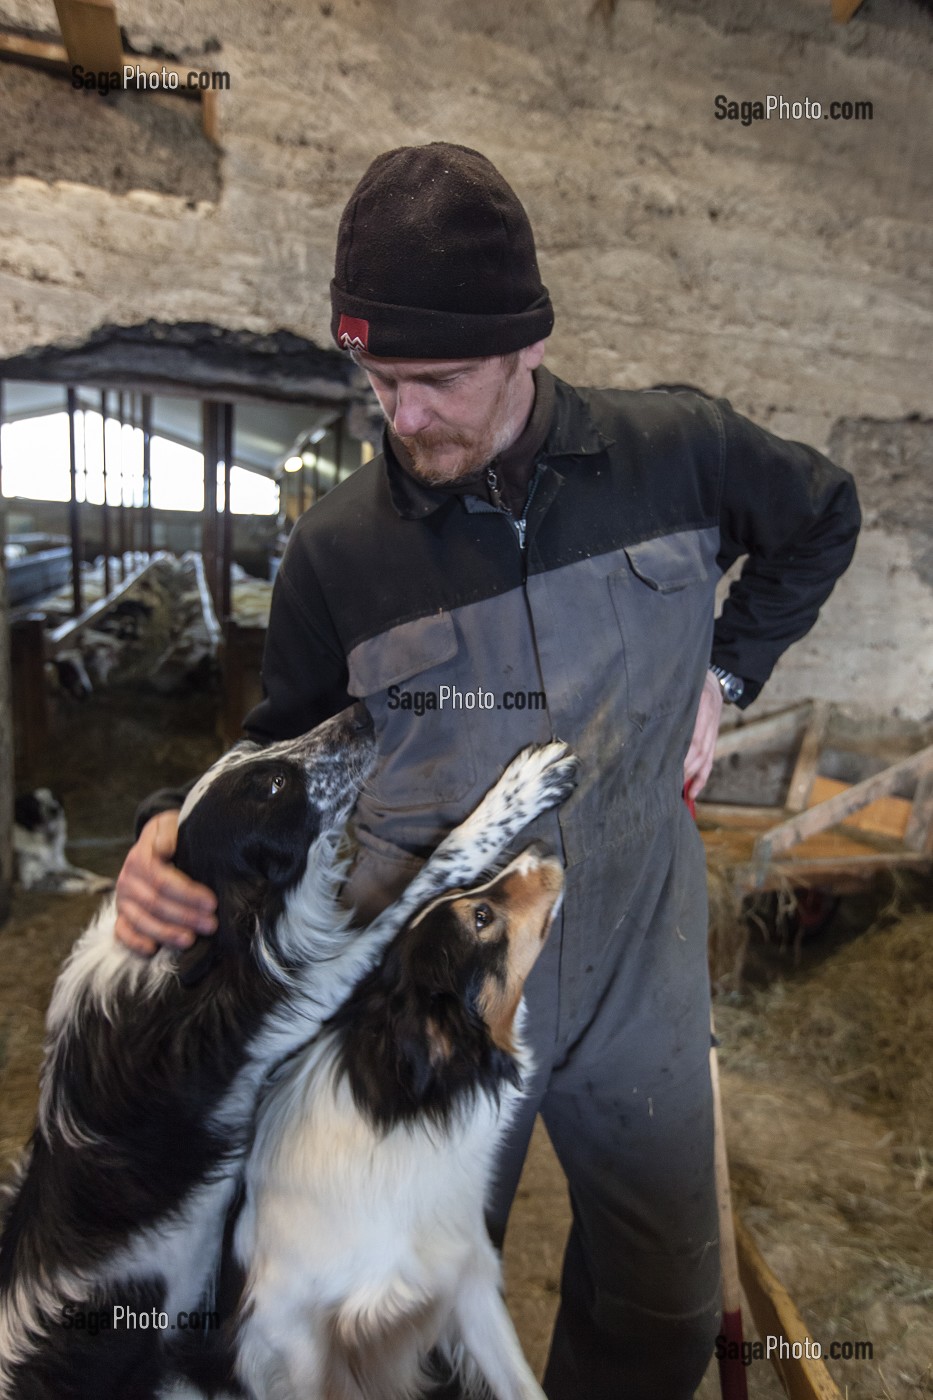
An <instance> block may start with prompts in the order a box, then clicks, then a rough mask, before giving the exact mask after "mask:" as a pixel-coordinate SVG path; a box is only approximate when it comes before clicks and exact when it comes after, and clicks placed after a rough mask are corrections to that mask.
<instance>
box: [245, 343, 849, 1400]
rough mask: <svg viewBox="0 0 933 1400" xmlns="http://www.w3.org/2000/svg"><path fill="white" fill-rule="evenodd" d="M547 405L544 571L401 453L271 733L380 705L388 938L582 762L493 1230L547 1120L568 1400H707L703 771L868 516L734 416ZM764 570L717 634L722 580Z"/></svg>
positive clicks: (704, 403) (634, 403) (301, 622)
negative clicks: (421, 886)
mask: <svg viewBox="0 0 933 1400" xmlns="http://www.w3.org/2000/svg"><path fill="white" fill-rule="evenodd" d="M536 380H537V393H538V396H539V400H540V396H541V395H542V394H543V393H545V392H546V393H547V394H548V397H549V400H550V399H551V396H552V395H553V413H552V417H551V424H550V429H549V431H548V432H547V436H546V439H545V442H544V447H543V450H542V451H541V452H540V453H539V454H538V455H537V468H536V472H535V476H534V479H533V482H532V488H531V494H530V499H529V501H528V504H527V510H526V519H525V522H524V544H523V545H522V543H521V541H520V538H519V533H520V532H519V530H518V529H517V528H516V525H515V523H514V521H513V519H512V518H511V517H510V516H509V515H507V514H505V513H503V512H502V511H499V510H495V509H493V508H491V507H490V506H489V505H488V504H487V503H486V502H483V501H481V500H479V499H471V498H470V497H469V496H462V495H461V496H457V495H451V494H450V493H448V492H445V491H442V490H436V489H431V488H428V487H424V486H422V485H421V484H419V483H418V482H416V481H415V480H414V479H413V478H411V477H410V476H408V475H407V474H406V473H405V472H404V471H402V470H401V468H400V467H399V464H398V462H396V461H395V460H394V459H393V457H392V455H391V452H389V453H388V455H386V454H384V455H382V456H379V457H377V458H376V459H375V460H373V461H372V462H370V463H368V464H367V465H365V466H363V467H362V468H361V469H360V470H359V471H357V472H356V473H354V475H353V476H351V477H350V478H349V479H347V480H346V481H345V482H343V483H341V484H340V485H339V486H338V487H336V488H335V489H334V490H333V491H331V492H330V493H329V494H328V495H326V496H325V497H324V498H323V499H322V500H321V501H320V502H319V503H318V504H317V505H315V506H314V508H313V509H312V510H310V511H309V512H308V513H307V514H306V515H305V516H304V517H303V518H302V519H301V520H300V521H299V523H298V524H297V526H296V528H295V530H294V531H293V534H292V536H291V539H290V541H289V544H288V549H287V551H286V555H285V558H284V561H283V563H282V567H281V570H280V572H279V575H278V579H277V582H276V588H275V594H274V601H273V607H272V616H271V620H270V627H269V633H268V639H267V645H266V653H265V659H264V663H263V682H264V687H265V695H266V698H265V700H264V701H263V702H262V703H261V704H260V705H259V706H258V708H257V709H255V710H254V711H253V712H252V714H251V715H250V717H249V720H248V723H247V726H246V727H247V732H248V733H249V734H250V735H251V736H252V737H254V738H257V739H260V740H272V739H280V738H285V737H289V736H291V735H295V734H298V733H301V732H302V731H304V730H306V729H308V728H309V727H310V726H311V725H313V724H315V723H317V722H318V721H320V720H322V719H324V718H325V717H326V716H328V715H330V714H332V713H335V712H336V711H337V710H339V709H341V708H342V707H343V706H344V705H346V704H347V703H349V701H350V699H351V698H353V699H361V700H364V701H365V702H366V704H367V706H368V707H369V709H370V711H371V712H372V715H373V719H374V721H375V726H376V733H377V737H378V753H379V758H378V766H377V769H376V771H375V773H374V775H373V777H372V778H371V779H370V780H369V782H368V783H367V786H366V791H365V793H364V794H363V796H362V797H361V798H360V800H359V804H358V807H357V811H356V817H355V826H356V835H357V838H358V841H359V846H360V856H359V859H358V861H357V865H356V867H355V868H354V871H353V875H352V877H351V882H350V895H351V899H352V901H353V902H354V903H355V904H356V905H357V907H363V908H365V909H366V910H367V911H370V910H372V909H373V908H374V907H375V906H376V905H377V904H385V903H387V902H388V901H389V900H391V899H392V898H393V897H394V895H395V894H396V893H397V892H398V891H399V890H400V889H401V888H402V887H403V886H404V884H405V883H406V882H407V880H408V879H409V878H410V876H411V874H412V872H413V870H414V869H416V868H417V864H418V862H419V859H420V858H422V857H423V856H424V855H426V854H427V853H428V852H429V851H431V850H432V849H433V847H434V846H435V845H436V844H437V842H438V840H439V839H440V838H441V837H442V836H443V834H444V833H445V832H446V831H447V830H448V829H449V828H450V827H452V826H454V825H455V824H456V823H457V822H458V821H460V820H461V819H462V818H463V817H465V816H466V815H467V813H469V811H470V810H471V809H472V808H473V807H474V806H475V804H476V803H477V801H478V800H479V798H480V797H481V796H482V795H483V793H484V792H485V791H486V790H487V788H489V786H490V785H491V784H492V783H493V781H494V780H495V779H496V778H497V777H498V776H499V774H500V772H501V770H502V768H503V766H504V765H505V764H506V762H507V761H508V760H509V759H511V758H512V757H513V755H514V754H515V753H516V752H517V751H518V750H519V749H520V748H522V747H523V746H524V745H526V744H529V743H534V742H540V741H545V740H548V739H551V738H552V737H558V738H561V739H565V740H567V741H568V743H569V744H570V745H571V746H572V748H573V749H574V750H575V752H576V753H577V754H578V755H579V757H580V759H581V770H580V780H579V784H578V787H577V789H576V791H575V793H574V794H573V795H572V797H571V798H570V799H569V800H568V801H567V803H566V804H565V805H564V807H563V808H562V810H561V811H560V812H559V813H556V814H548V816H547V817H545V818H542V819H541V820H540V822H539V823H538V824H537V825H536V829H535V834H536V835H539V836H541V837H543V838H544V839H545V840H546V841H548V842H549V843H550V844H551V845H552V847H553V848H555V849H557V850H560V851H562V852H563V856H564V859H565V861H566V866H567V877H566V894H565V899H564V906H563V918H562V923H561V926H560V927H557V928H555V929H554V931H553V932H552V934H551V936H550V939H549V941H548V944H547V946H546V948H545V950H544V953H543V954H542V956H541V959H540V960H539V962H538V964H537V966H536V968H535V970H534V972H533V974H532V977H531V980H530V982H529V985H528V988H527V1001H528V1005H529V1013H530V1014H529V1020H528V1025H529V1028H530V1038H531V1042H532V1044H533V1047H534V1051H535V1057H536V1063H537V1072H536V1075H535V1078H534V1082H533V1083H532V1084H531V1085H530V1086H529V1095H528V1100H527V1107H526V1111H525V1113H524V1115H523V1117H522V1120H521V1122H520V1123H519V1124H518V1126H517V1128H516V1130H515V1132H514V1133H513V1135H512V1139H511V1142H510V1145H509V1149H508V1151H507V1153H506V1156H505V1159H504V1160H503V1163H502V1167H501V1172H500V1178H499V1183H498V1188H497V1192H496V1197H495V1200H494V1201H493V1203H492V1216H493V1221H494V1229H495V1228H498V1230H499V1231H500V1232H501V1231H503V1230H504V1224H505V1218H506V1215H507V1213H508V1209H509V1205H510V1202H511V1198H512V1194H513V1192H514V1189H515V1185H516V1182H517V1179H518V1174H519V1171H520V1167H521V1162H522V1158H523V1156H524V1153H525V1148H526V1145H527V1140H528V1136H529V1133H530V1131H531V1125H532V1121H533V1119H534V1115H535V1112H536V1111H537V1110H540V1112H541V1114H542V1116H543V1119H544V1122H545V1124H546V1126H547V1130H548V1132H549V1134H550V1137H551V1140H552V1142H553V1144H554V1147H555V1149H556V1152H557V1155H558V1157H559V1158H560V1161H561V1164H562V1166H563V1169H564V1171H565V1173H566V1176H567V1180H568V1183H569V1187H570V1196H571V1202H572V1206H573V1228H572V1232H571V1237H570V1241H569V1245H568V1249H567V1255H566V1260H565V1265H564V1275H563V1283H562V1301H561V1308H560V1314H559V1317H558V1320H557V1325H556V1330H555V1334H554V1340H553V1345H552V1351H551V1355H550V1359H549V1362H548V1368H547V1374H546V1377H545V1389H546V1391H547V1393H548V1395H549V1396H550V1397H551V1400H620V1397H625V1398H626V1400H642V1398H643V1400H649V1397H650V1400H681V1397H687V1396H691V1395H692V1394H693V1391H694V1389H695V1387H696V1385H697V1384H698V1382H699V1380H700V1377H701V1376H702V1373H703V1371H704V1368H705V1366H706V1363H707V1360H708V1357H709V1354H710V1351H711V1349H712V1345H713V1341H714V1337H715V1333H716V1330H717V1325H718V1319H719V1261H718V1245H717V1226H716V1209H715V1200H714V1186H713V1160H712V1125H711V1112H710V1086H709V1073H708V1052H709V999H708V977H707V965H706V920H707V914H706V880H705V864H704V853H703V846H702V842H701V840H700V838H699V836H698V834H697V831H696V828H695V826H694V823H693V821H692V819H691V817H690V815H689V813H688V811H687V809H686V807H685V805H684V802H683V800H682V786H683V764H684V757H685V754H686V750H687V747H688V744H689V740H690V737H691V734H692V730H693V725H694V720H695V716H696V712H697V705H698V698H699V694H700V689H701V686H702V684H703V679H704V676H705V674H706V669H707V665H708V663H709V662H710V659H711V658H712V659H713V660H714V661H715V662H716V663H718V664H720V665H722V666H724V667H726V668H727V669H728V670H730V671H733V672H734V673H736V674H737V675H740V676H742V677H744V678H745V681H746V692H745V694H746V702H747V701H748V700H751V699H753V698H754V697H755V695H756V694H757V693H758V691H759V689H760V687H761V684H762V683H763V682H764V681H765V680H766V679H767V678H768V676H769V674H770V672H771V669H772V667H773V665H774V663H775V661H776V660H777V658H778V656H779V655H780V654H781V653H782V652H783V651H784V649H785V648H786V647H787V646H788V645H789V644H790V643H791V642H793V641H795V640H796V639H797V638H798V637H801V636H803V634H804V633H805V632H806V631H807V630H808V629H809V628H810V626H811V625H812V623H813V622H814V620H815V618H816V616H817V612H818V610H819V607H820V605H821V604H822V603H823V601H824V600H825V599H826V597H827V596H828V594H829V592H830V590H831V588H832V586H833V583H834V581H835V579H836V578H837V577H838V576H839V574H841V573H842V571H843V570H844V569H845V568H846V566H847V564H848V563H849V560H850V558H851V555H852V552H853V548H854V543H855V537H856V534H857V530H858V524H859V513H858V505H857V502H856V497H855V492H854V487H853V484H852V481H851V478H850V477H848V476H847V474H846V473H845V472H843V471H840V470H839V469H837V468H836V467H834V466H833V465H832V464H831V463H830V462H829V461H827V460H826V459H825V458H824V457H822V456H820V455H819V454H818V453H817V452H815V451H813V450H812V449H810V448H808V447H804V446H801V445H799V444H796V443H787V442H784V441H781V440H780V439H778V438H776V437H774V436H772V435H771V434H769V433H767V432H765V431H764V430H762V429H760V428H758V427H756V426H754V425H753V424H752V423H750V422H748V421H747V420H745V419H743V418H741V417H740V416H739V415H737V414H736V413H734V412H733V411H732V409H731V408H730V406H729V405H728V404H727V403H726V402H725V401H715V402H714V401H712V400H707V399H705V398H703V397H701V396H698V395H695V394H691V393H676V394H673V393H664V392H651V391H649V392H623V391H617V390H605V391H603V390H576V389H573V388H571V387H570V386H568V385H566V384H564V383H562V382H560V381H557V380H552V379H551V377H550V376H549V375H548V373H547V371H545V370H539V371H538V372H537V375H536ZM746 553H747V554H748V555H749V559H748V561H747V563H746V566H745V569H744V572H743V574H742V577H741V580H740V581H739V582H738V583H737V584H736V585H734V587H733V589H732V594H731V597H730V598H729V600H728V601H727V603H726V605H725V607H724V609H723V612H722V616H721V618H720V620H719V621H718V622H717V623H716V624H715V626H714V621H713V615H714V590H715V586H716V581H717V579H718V578H719V577H720V574H721V573H722V572H723V570H724V569H726V568H727V567H728V566H729V565H730V564H732V562H733V561H734V560H735V559H736V558H738V556H740V555H742V554H746ZM442 687H448V690H446V691H444V690H443V689H442ZM478 692H479V693H480V694H481V696H482V699H481V700H480V699H477V693H478ZM458 693H459V699H458V698H457V696H458ZM419 694H420V696H421V699H420V700H419V699H418V696H419ZM431 696H434V697H435V699H434V700H433V701H432V700H431V699H430V698H429V697H431ZM532 696H535V697H543V699H540V700H538V699H531V698H530V697H532ZM406 697H407V699H406ZM468 697H472V703H471V700H470V699H469V698H468ZM490 697H491V700H490ZM519 697H524V699H522V698H519ZM539 704H540V708H533V706H537V705H539ZM434 705H437V708H434ZM419 711H420V713H419ZM521 844H522V845H524V844H526V840H525V838H523V839H522V842H521ZM309 1247H310V1246H309Z"/></svg>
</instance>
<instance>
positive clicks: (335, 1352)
mask: <svg viewBox="0 0 933 1400" xmlns="http://www.w3.org/2000/svg"><path fill="white" fill-rule="evenodd" d="M562 887H563V871H562V868H561V866H560V864H559V862H557V861H556V860H554V859H551V858H548V857H545V856H544V855H542V854H541V853H539V851H537V850H536V849H534V848H531V849H529V850H528V851H526V852H524V853H523V854H522V855H520V856H518V857H517V858H516V859H515V860H513V861H512V862H511V864H509V865H508V866H507V867H506V869H505V870H504V871H503V872H502V873H501V874H500V875H498V876H496V877H495V878H494V879H492V880H490V881H488V882H487V883H485V884H484V885H481V886H479V887H477V888H473V889H470V890H456V891H453V892H451V893H449V894H445V895H443V896H441V897H440V898H439V899H437V900H435V901H434V902H433V903H431V904H430V905H429V906H428V907H427V909H425V910H423V911H422V912H421V913H419V914H417V915H416V916H415V917H413V918H412V919H411V920H410V921H409V922H408V924H407V925H406V926H405V927H404V928H403V930H402V931H401V933H399V934H398V936H397V937H396V939H395V940H394V941H393V943H392V944H391V945H390V947H389V949H388V950H387V952H386V953H385V954H384V955H383V958H382V960H381V963H380V964H379V966H377V967H376V968H375V969H374V970H373V971H372V972H370V973H369V974H368V976H366V977H365V978H364V979H363V980H362V981H361V982H360V984H359V985H358V986H357V987H356V988H355V989H354V991H353V992H352V993H351V995H350V997H349V998H348V1000H347V1001H346V1002H345V1003H344V1005H343V1007H342V1008H341V1009H340V1011H338V1013H337V1015H336V1016H335V1017H334V1018H333V1019H332V1020H331V1022H330V1023H329V1025H328V1026H327V1027H325V1030H324V1033H323V1034H322V1035H321V1036H320V1037H318V1039H317V1040H316V1041H315V1042H314V1043H313V1044H312V1045H311V1046H309V1047H308V1049H307V1050H305V1051H304V1052H302V1054H300V1055H299V1056H298V1057H296V1059H295V1060H293V1061H292V1063H291V1064H290V1065H289V1066H288V1069H287V1072H286V1073H285V1075H284V1077H283V1078H282V1079H281V1082H279V1083H278V1084H277V1085H276V1087H275V1088H274V1089H273V1090H272V1091H271V1093H270V1094H269V1096H268V1097H267V1098H266V1099H264V1101H263V1105H262V1107H261V1109H260V1116H259V1126H258V1131H257V1136H256V1142H255V1145H254V1148H253V1151H252V1153H251V1154H250V1158H249V1163H248V1166H247V1174H246V1199H245V1205H244V1208H243V1210H242V1212H241V1214H240V1217H239V1221H238V1224H237V1227H236V1232H235V1237H234V1252H235V1254H236V1256H237V1257H238V1260H239V1262H240V1264H241V1266H244V1267H245V1268H246V1271H247V1282H246V1288H245V1294H244V1301H243V1307H242V1316H241V1320H240V1324H239V1326H238V1328H237V1329H236V1350H237V1374H238V1377H239V1379H240V1381H241V1382H242V1383H243V1384H244V1385H245V1388H246V1391H247V1393H248V1394H249V1395H250V1396H262V1397H273V1396H274V1397H275V1400H414V1397H416V1396H419V1395H422V1394H424V1393H425V1388H426V1386H427V1385H428V1384H429V1381H430V1376H429V1372H428V1370H427V1362H428V1358H429V1353H431V1352H432V1351H436V1352H438V1353H440V1354H441V1355H442V1356H443V1358H444V1359H445V1360H446V1361H447V1362H448V1364H451V1365H453V1366H454V1367H455V1368H456V1369H457V1370H458V1371H459V1373H460V1378H461V1381H462V1383H463V1386H464V1393H467V1394H476V1393H479V1392H480V1391H481V1393H482V1394H484V1395H489V1394H492V1395H494V1396H495V1397H496V1400H544V1396H543V1392H542V1390H541V1389H540V1387H539V1386H538V1384H537V1382H536V1380H535V1378H534V1375H533V1374H532V1372H531V1370H530V1368H529V1366H528V1363H527V1362H526V1360H525V1358H524V1356H523V1354H522V1350H521V1347H520V1345H519V1342H518V1338H517V1337H516V1335H515V1329H514V1328H513V1326H512V1322H511V1320H510V1318H509V1315H508V1313H507V1311H506V1308H505V1304H504V1302H503V1300H502V1296H501V1291H500V1290H501V1272H500V1267H499V1259H498V1256H497V1254H496V1251H495V1249H494V1248H493V1246H492V1244H491V1243H490V1240H489V1236H488V1234H487V1232H486V1227H485V1222H484V1213H483V1211H484V1204H485V1196H486V1192H487V1190H488V1186H489V1182H490V1176H491V1172H492V1169H493V1161H494V1157H495V1154H496V1149H497V1147H498V1144H499V1142H500V1141H501V1138H502V1135H503V1134H504V1133H505V1131H506V1129H507V1128H508V1126H509V1123H510V1122H511V1119H512V1116H513V1113H514V1110H515V1108H516V1106H517V1102H518V1099H519V1096H520V1092H521V1083H522V1077H523V1074H525V1073H527V1072H528V1070H529V1069H530V1064H529V1060H528V1055H527V1052H526V1050H525V1048H524V1045H523V1043H522V1039H521V1021H522V1018H523V1014H524V1004H523V1002H522V990H523V987H524V984H525V979H526V977H527V976H528V973H529V972H530V970H531V968H532V966H533V964H534V962H535V959H536V958H537V956H538V952H539V951H540V949H541V946H542V944H543V942H544V938H545V936H546V934H547V931H548V929H549V927H550V924H551V921H552V918H553V916H554V913H555V911H556V908H557V906H558V904H559V901H560V896H561V891H562ZM487 1387H488V1389H487Z"/></svg>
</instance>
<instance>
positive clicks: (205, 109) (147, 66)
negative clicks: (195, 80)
mask: <svg viewBox="0 0 933 1400" xmlns="http://www.w3.org/2000/svg"><path fill="white" fill-rule="evenodd" d="M65 3H66V4H71V5H74V4H77V3H78V0H65ZM83 3H84V4H86V5H92V4H93V3H94V0H83ZM117 33H118V34H119V28H118V30H117ZM3 58H6V59H12V60H13V61H14V62H18V63H23V64H26V65H28V66H29V67H32V68H49V69H51V70H52V72H54V73H60V74H70V73H71V69H72V67H73V65H74V64H75V63H82V64H83V67H84V68H85V70H88V69H89V70H90V71H93V72H97V71H98V70H99V71H102V72H106V73H111V72H113V71H115V70H116V71H117V72H120V73H121V76H122V69H123V66H124V64H132V66H133V67H134V68H137V67H138V68H139V70H140V72H141V73H147V74H148V73H158V74H159V75H160V76H161V74H162V72H163V69H164V71H165V74H166V77H167V78H168V79H169V80H170V79H171V75H174V77H175V80H176V81H175V85H174V87H165V88H162V87H160V91H164V92H171V93H172V94H173V96H175V97H185V98H188V99H189V100H193V101H195V102H197V101H198V99H200V101H201V129H202V130H203V132H204V135H205V136H206V137H207V139H208V140H209V141H212V142H213V143H214V145H215V146H219V145H220V104H219V102H218V100H217V92H216V90H214V89H213V88H209V89H207V90H206V91H202V90H201V89H200V88H196V87H194V88H189V87H188V71H189V70H188V69H187V68H185V69H181V68H175V67H173V66H172V64H170V63H165V62H163V60H162V59H158V58H147V57H146V56H145V55H144V54H136V53H134V54H125V53H123V51H122V48H121V50H120V54H119V57H118V58H117V60H116V62H115V63H113V64H110V63H100V64H98V63H97V62H96V61H95V62H93V63H91V64H88V63H84V62H83V60H82V59H73V58H72V57H71V55H70V53H69V50H68V49H67V48H66V47H65V45H64V44H54V43H50V42H49V41H48V40H45V39H26V38H23V36H22V35H20V34H0V59H3Z"/></svg>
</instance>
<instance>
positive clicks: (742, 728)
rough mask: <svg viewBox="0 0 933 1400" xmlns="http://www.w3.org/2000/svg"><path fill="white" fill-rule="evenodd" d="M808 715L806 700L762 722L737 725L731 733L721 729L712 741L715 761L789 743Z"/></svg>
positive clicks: (758, 720) (754, 721)
mask: <svg viewBox="0 0 933 1400" xmlns="http://www.w3.org/2000/svg"><path fill="white" fill-rule="evenodd" d="M809 711H810V702H809V700H807V701H805V702H804V703H803V704H802V705H794V706H792V707H791V709H789V710H780V711H778V713H777V714H773V715H766V716H765V717H764V719H756V720H753V721H752V722H751V723H750V724H737V725H735V727H734V728H732V729H724V730H723V732H722V733H721V734H720V736H719V738H718V739H717V740H716V758H728V756H729V755H730V754H733V753H747V752H748V751H749V750H754V749H761V748H764V747H765V745H766V744H770V743H773V742H774V741H775V740H777V739H780V740H789V739H790V738H791V737H792V736H793V735H794V734H796V732H797V730H798V729H799V728H800V727H801V725H802V724H803V723H804V720H805V718H806V716H807V715H808V714H809Z"/></svg>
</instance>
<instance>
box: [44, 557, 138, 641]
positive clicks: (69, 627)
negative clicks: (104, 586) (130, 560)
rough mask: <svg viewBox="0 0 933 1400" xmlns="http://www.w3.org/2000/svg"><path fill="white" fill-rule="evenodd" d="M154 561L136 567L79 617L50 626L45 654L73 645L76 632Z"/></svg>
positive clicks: (132, 582)
mask: <svg viewBox="0 0 933 1400" xmlns="http://www.w3.org/2000/svg"><path fill="white" fill-rule="evenodd" d="M155 562H156V560H151V561H150V562H149V563H148V564H144V565H143V567H142V568H141V569H137V571H136V572H135V573H134V574H130V575H129V576H128V577H127V578H125V579H124V580H123V582H122V583H118V584H117V586H116V588H113V589H111V591H110V592H109V593H107V594H105V595H104V597H103V598H98V600H97V602H96V603H92V604H91V606H90V607H89V608H85V610H84V612H83V613H82V614H81V616H80V617H73V618H70V619H69V620H68V622H63V623H62V624H61V626H60V627H55V628H52V629H51V630H50V631H49V632H47V633H46V637H45V650H46V655H48V656H55V655H56V654H57V653H58V652H60V651H63V650H65V649H66V648H67V647H70V646H73V645H74V641H75V638H76V637H77V636H78V634H79V633H80V632H83V631H84V629H85V627H90V626H92V625H93V623H94V622H96V620H97V619H98V618H99V617H100V616H101V614H102V613H105V612H107V610H108V608H111V607H113V605H114V603H115V602H116V601H117V599H118V598H122V596H123V594H124V593H125V592H126V591H127V589H128V588H131V587H132V586H133V584H134V583H138V582H139V580H140V579H141V578H142V576H143V574H145V573H148V571H149V569H151V568H152V565H153V564H154V563H155Z"/></svg>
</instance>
